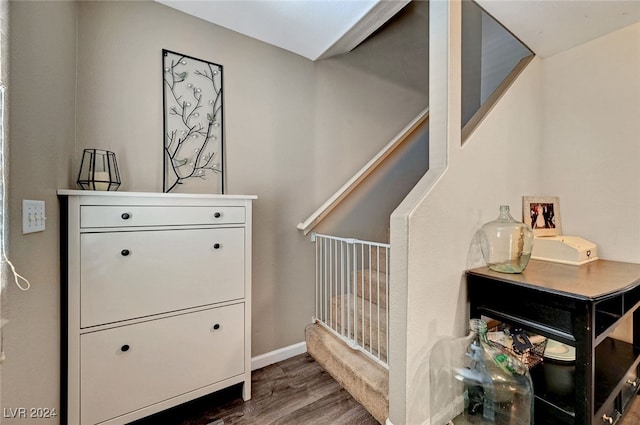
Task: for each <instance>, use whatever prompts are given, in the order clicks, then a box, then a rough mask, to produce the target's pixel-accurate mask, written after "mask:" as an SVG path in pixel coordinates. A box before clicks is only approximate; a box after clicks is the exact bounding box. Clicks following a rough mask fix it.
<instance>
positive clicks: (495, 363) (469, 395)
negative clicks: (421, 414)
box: [429, 319, 533, 425]
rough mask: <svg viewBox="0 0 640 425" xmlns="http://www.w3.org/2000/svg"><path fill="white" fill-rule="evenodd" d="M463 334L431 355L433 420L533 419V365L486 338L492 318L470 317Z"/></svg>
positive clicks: (516, 422) (509, 424)
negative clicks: (489, 320) (523, 361)
mask: <svg viewBox="0 0 640 425" xmlns="http://www.w3.org/2000/svg"><path fill="white" fill-rule="evenodd" d="M469 330H470V333H469V335H468V336H466V337H464V338H448V339H442V340H440V341H438V342H437V343H436V344H435V345H434V348H433V350H432V352H431V356H430V361H429V363H430V404H429V406H430V412H431V422H430V423H431V424H432V425H447V424H454V425H467V424H481V425H531V424H532V423H533V383H532V382H531V376H530V374H529V369H527V367H526V366H525V365H524V364H523V363H522V362H520V360H519V359H518V358H516V357H515V356H514V355H513V354H511V353H510V352H508V351H507V350H506V349H504V348H503V347H501V346H500V345H498V344H495V343H492V342H490V341H489V340H488V339H487V324H486V323H485V322H484V321H482V320H479V319H471V320H470V321H469Z"/></svg>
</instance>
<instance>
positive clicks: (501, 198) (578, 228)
mask: <svg viewBox="0 0 640 425" xmlns="http://www.w3.org/2000/svg"><path fill="white" fill-rule="evenodd" d="M454 4H455V3H454ZM455 8H456V6H453V9H454V11H453V13H452V14H451V16H453V18H454V20H453V21H452V22H451V26H450V28H454V29H455V28H457V27H459V25H456V21H455V18H456V12H455ZM432 26H433V23H432ZM453 34H454V35H453V37H452V38H454V40H453V41H452V42H451V43H450V44H449V49H450V51H449V53H450V54H451V56H450V59H451V58H455V57H456V54H457V53H456V50H457V47H456V43H455V37H456V36H455V30H453ZM434 60H435V59H434V58H433V57H432V59H431V61H432V62H433V61H434ZM451 60H452V62H454V60H453V59H451ZM453 65H454V68H450V74H451V75H453V77H454V78H452V79H451V81H450V82H449V88H450V89H449V92H448V96H449V97H448V98H443V97H442V96H440V97H439V98H437V99H436V96H437V94H436V93H434V90H433V88H432V90H431V93H432V94H431V99H432V102H431V105H432V106H431V113H432V118H435V117H433V114H435V113H440V114H441V115H442V112H437V108H436V107H435V105H434V103H435V102H443V104H446V105H448V108H447V110H446V111H445V114H446V113H448V114H449V115H448V116H445V118H446V119H447V123H441V124H440V125H441V126H445V125H449V127H447V128H446V129H445V130H444V131H442V132H441V133H439V134H440V135H441V136H442V135H443V134H444V135H445V137H447V140H448V166H447V169H446V171H445V173H444V174H443V175H442V177H441V178H440V179H439V181H437V184H435V185H434V186H433V187H431V186H428V187H427V188H423V192H422V195H423V196H422V197H420V196H418V195H417V194H413V196H412V195H410V196H409V200H410V201H411V202H409V203H407V204H405V205H401V207H400V208H398V210H397V211H396V212H395V213H394V217H393V219H392V230H391V233H392V245H393V246H394V257H392V268H394V273H395V272H396V271H398V269H401V270H402V269H404V270H403V272H404V274H405V275H406V280H405V282H406V284H407V285H408V286H407V287H406V288H402V287H401V291H399V292H398V293H395V294H394V293H393V292H392V294H391V299H390V302H391V308H390V309H391V310H394V309H395V311H394V313H393V315H392V324H391V334H390V335H391V337H392V341H391V348H392V352H391V356H390V358H391V378H390V385H391V393H390V403H391V405H390V420H391V422H392V423H394V424H404V423H406V424H412V425H414V424H422V423H426V422H427V421H428V419H429V410H428V400H429V383H428V380H429V368H428V354H429V350H430V349H431V347H432V346H433V344H434V343H435V341H436V340H437V337H438V336H440V335H461V334H462V333H464V332H466V327H467V324H466V320H467V317H468V311H467V310H468V309H467V301H466V290H465V280H464V275H463V273H464V270H465V269H468V268H471V267H475V266H478V265H482V264H483V261H482V257H481V256H480V255H479V253H478V248H477V247H476V246H474V245H473V244H472V238H473V235H474V233H475V232H476V231H477V230H478V229H479V227H480V226H481V225H482V224H483V223H485V222H487V221H490V220H492V219H494V218H495V217H496V216H497V207H498V205H500V204H503V203H506V204H510V205H511V207H512V211H515V212H516V214H514V216H518V215H519V214H520V212H521V196H522V195H556V196H559V197H560V207H561V211H562V221H563V230H564V233H565V234H575V235H579V236H582V237H585V238H587V239H590V240H592V241H593V242H595V243H597V244H598V249H599V254H600V256H601V258H605V259H610V260H620V261H632V262H638V261H640V255H639V250H640V240H639V239H640V229H639V226H640V224H638V222H637V221H638V220H637V212H638V210H639V207H640V186H639V185H638V183H637V182H638V181H639V178H640V170H639V169H638V163H640V162H639V160H640V144H639V143H638V138H639V137H640V120H638V117H639V116H640V77H639V76H640V24H636V25H634V26H631V27H628V28H625V29H622V30H620V31H617V32H615V33H612V34H609V35H607V36H605V37H602V38H600V39H597V40H594V41H591V42H589V43H587V44H584V45H582V46H578V47H576V48H573V49H571V50H569V51H567V52H564V53H560V54H558V55H556V56H553V57H551V58H548V59H546V60H544V61H543V60H540V59H534V61H533V62H531V63H530V64H529V66H528V67H527V69H526V70H525V71H524V72H523V73H522V74H521V75H520V77H519V78H518V80H517V81H516V82H515V83H514V84H513V85H512V86H511V88H510V89H509V90H508V91H507V93H506V94H505V95H504V97H503V98H502V99H501V100H500V102H499V103H498V104H497V105H496V107H495V108H494V109H493V110H492V111H491V113H490V115H489V116H488V117H487V118H486V119H485V121H484V122H483V123H482V125H480V126H479V127H478V129H477V130H476V131H475V133H473V134H472V135H471V137H470V138H469V139H468V141H467V142H466V143H465V145H464V148H460V146H459V140H458V138H459V134H458V133H457V131H456V129H455V128H456V127H455V124H456V120H457V119H459V117H458V116H457V114H459V113H458V112H457V111H458V110H459V107H458V103H457V102H458V100H457V99H459V93H458V91H459V82H457V80H456V78H455V77H456V75H455V69H456V68H455V65H456V64H455V63H453ZM451 70H454V71H451ZM435 82H436V83H438V81H435ZM432 83H434V81H432ZM432 87H433V86H432ZM432 125H433V122H432ZM436 130H437V129H436ZM432 143H433V134H432ZM416 199H417V200H416ZM405 226H406V229H405ZM397 247H401V248H404V250H405V251H406V257H407V258H406V262H399V263H398V260H397V252H398V251H397V249H396V248H397ZM397 279H398V277H397V276H395V275H392V283H391V284H392V285H396V284H400V286H402V284H403V282H402V281H400V282H398V281H397ZM405 325H406V326H405ZM394 340H396V341H399V342H400V344H394ZM403 340H405V341H403ZM394 359H399V360H400V362H398V363H394Z"/></svg>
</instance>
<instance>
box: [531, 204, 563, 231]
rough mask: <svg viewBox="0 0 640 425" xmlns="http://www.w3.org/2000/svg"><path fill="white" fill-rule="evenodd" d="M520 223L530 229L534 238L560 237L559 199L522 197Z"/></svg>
mask: <svg viewBox="0 0 640 425" xmlns="http://www.w3.org/2000/svg"><path fill="white" fill-rule="evenodd" d="M522 222H523V223H525V224H527V225H529V226H530V227H531V229H532V230H533V235H534V236H557V235H561V234H562V221H561V220H560V199H559V198H558V197H557V196H523V197H522Z"/></svg>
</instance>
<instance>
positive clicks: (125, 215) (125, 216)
mask: <svg viewBox="0 0 640 425" xmlns="http://www.w3.org/2000/svg"><path fill="white" fill-rule="evenodd" d="M120 217H121V218H122V219H123V220H129V219H130V218H131V214H129V213H122V214H121V215H120Z"/></svg>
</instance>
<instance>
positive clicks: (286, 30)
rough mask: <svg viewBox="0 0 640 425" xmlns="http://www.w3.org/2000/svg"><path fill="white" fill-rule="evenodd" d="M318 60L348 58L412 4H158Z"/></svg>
mask: <svg viewBox="0 0 640 425" xmlns="http://www.w3.org/2000/svg"><path fill="white" fill-rule="evenodd" d="M156 1H157V2H158V3H162V4H164V5H166V6H169V7H172V8H174V9H177V10H180V11H182V12H185V13H188V14H190V15H193V16H197V17H199V18H201V19H204V20H206V21H210V22H213V23H214V24H217V25H220V26H221V27H225V28H227V29H230V30H233V31H236V32H239V33H241V34H244V35H247V36H249V37H252V38H255V39H258V40H261V41H264V42H265V43H268V44H272V45H274V46H277V47H280V48H282V49H285V50H288V51H290V52H293V53H296V54H298V55H300V56H304V57H305V58H307V59H311V60H317V59H323V58H326V57H329V56H335V55H338V54H341V53H346V52H348V51H350V50H351V49H353V48H355V47H356V46H357V45H358V44H360V43H361V42H362V41H363V40H364V39H366V38H367V37H368V36H369V35H371V34H372V33H373V32H374V31H375V30H376V29H378V28H379V27H380V26H381V25H382V24H384V23H385V22H387V21H388V20H389V19H391V17H393V16H394V15H395V14H396V13H397V12H398V11H399V10H401V9H402V8H403V7H404V6H405V5H406V4H407V3H409V0H392V1H380V0H156Z"/></svg>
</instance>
